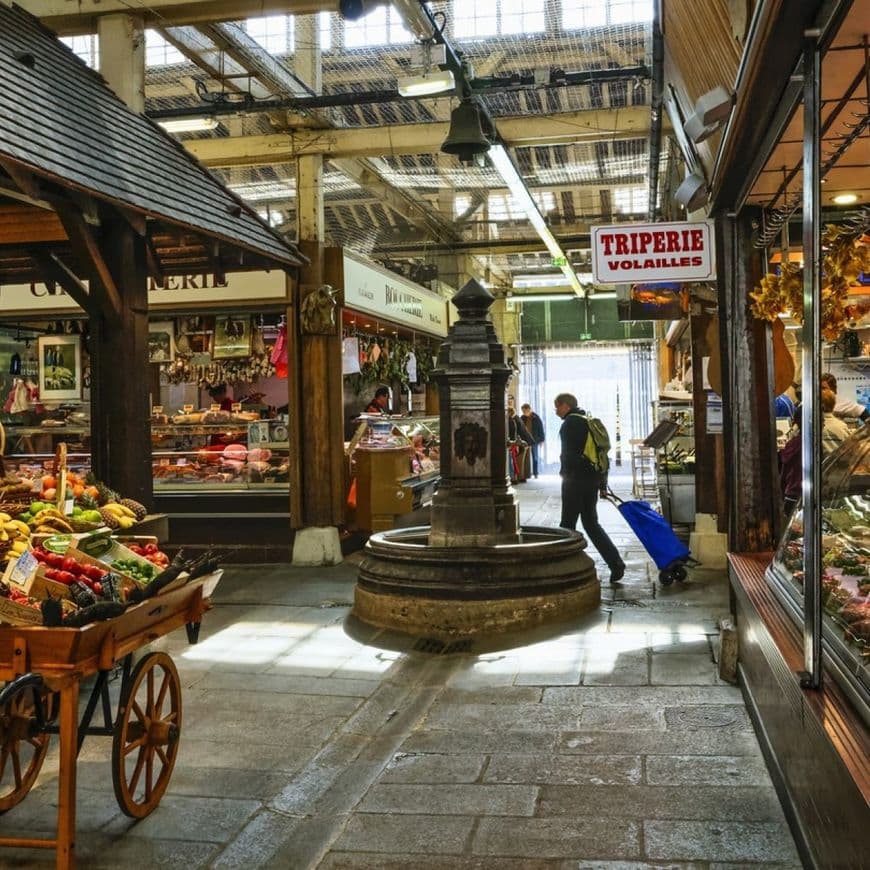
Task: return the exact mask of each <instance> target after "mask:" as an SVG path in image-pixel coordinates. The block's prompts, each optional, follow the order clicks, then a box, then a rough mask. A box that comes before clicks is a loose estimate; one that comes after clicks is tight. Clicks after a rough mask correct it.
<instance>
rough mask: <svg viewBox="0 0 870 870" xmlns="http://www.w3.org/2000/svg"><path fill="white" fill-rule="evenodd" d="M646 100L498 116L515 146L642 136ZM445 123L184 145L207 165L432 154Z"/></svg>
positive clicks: (501, 129)
mask: <svg viewBox="0 0 870 870" xmlns="http://www.w3.org/2000/svg"><path fill="white" fill-rule="evenodd" d="M649 121H650V113H649V109H648V108H647V107H645V106H640V107H631V108H622V109H586V110H583V111H580V112H564V113H561V114H558V115H542V116H537V117H535V118H534V121H533V122H532V121H530V119H529V116H527V115H526V116H522V117H517V118H499V119H498V128H499V132H500V133H501V135H502V136H503V138H504V139H505V141H506V143H507V144H508V145H509V146H512V147H528V146H531V145H566V144H572V143H575V142H600V141H614V140H617V139H638V138H642V137H643V136H646V135H647V133H648V131H649ZM449 126H450V125H449V124H447V123H440V122H439V123H435V124H394V125H391V126H386V127H354V128H343V129H329V130H310V129H296V130H289V131H288V132H287V133H271V134H268V135H264V136H235V137H227V138H220V139H217V138H216V139H189V140H186V141H185V142H184V145H185V147H186V148H187V149H188V150H189V151H190V153H191V154H193V155H194V156H195V157H196V158H197V159H199V160H200V161H202V162H203V163H204V164H205V165H206V166H211V167H217V168H223V167H228V166H265V165H270V164H274V163H285V162H287V161H288V160H293V159H295V158H296V157H299V156H301V155H304V154H323V155H328V156H330V157H383V156H385V155H389V154H431V153H433V152H436V151H438V150H439V149H440V147H441V143H442V142H443V141H444V139H446V138H447V132H448V130H449Z"/></svg>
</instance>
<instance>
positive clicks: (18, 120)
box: [0, 0, 305, 304]
mask: <svg viewBox="0 0 870 870" xmlns="http://www.w3.org/2000/svg"><path fill="white" fill-rule="evenodd" d="M119 221H125V222H127V223H128V224H129V225H130V226H131V227H132V228H133V230H134V231H135V232H136V233H137V234H138V235H139V236H141V237H144V239H145V242H146V250H147V261H148V262H147V265H148V272H149V273H150V274H151V275H152V276H153V277H156V278H161V277H163V276H165V275H179V274H198V273H214V274H218V275H221V274H224V273H226V272H233V271H251V270H255V269H256V270H262V269H269V268H285V269H286V268H292V267H295V266H299V265H301V264H303V263H304V262H305V258H304V257H303V256H302V255H301V254H300V253H299V252H298V251H297V250H296V248H295V247H294V246H293V245H291V244H289V243H288V242H286V241H284V240H283V239H282V238H281V237H280V236H278V235H277V234H276V233H275V232H274V231H273V230H272V229H271V228H270V227H269V226H268V225H267V224H266V223H265V222H264V221H263V220H262V219H261V218H260V217H259V216H258V215H257V213H256V212H255V211H254V210H253V209H252V208H251V207H250V206H248V205H246V204H245V203H244V202H243V201H242V200H240V199H239V198H238V197H236V196H235V195H234V194H233V193H231V192H230V191H229V190H227V188H225V187H224V186H223V185H222V184H221V183H220V182H219V181H218V180H217V179H216V178H214V177H213V176H212V175H211V174H210V173H209V172H208V170H206V169H205V168H204V167H202V166H201V165H200V164H199V163H197V162H196V160H195V159H194V158H192V157H191V156H190V155H189V154H188V153H187V152H186V151H185V149H184V148H183V147H182V146H181V145H180V144H179V143H178V142H176V141H175V140H174V139H172V138H171V137H170V136H169V135H168V134H167V133H166V132H165V131H164V130H163V129H162V128H161V127H159V126H158V125H157V124H156V123H154V122H153V121H150V120H149V119H148V118H146V117H145V116H144V115H140V114H138V113H136V112H134V111H133V110H131V109H130V108H128V107H127V106H126V105H125V104H124V103H123V102H122V101H121V100H120V99H119V98H118V97H117V96H116V95H115V94H114V93H113V92H112V91H111V90H110V89H109V87H108V85H107V84H106V82H105V81H104V80H103V79H102V77H101V76H99V75H98V74H97V73H95V72H94V71H93V70H91V69H89V68H88V67H87V66H86V65H85V64H84V63H83V62H82V61H81V60H80V59H79V58H78V57H76V56H75V55H74V54H73V53H72V51H70V50H69V49H68V48H67V47H66V46H65V45H64V44H63V43H61V42H60V41H59V40H58V39H57V38H56V37H55V35H54V34H53V33H52V32H51V31H49V30H47V29H46V28H45V27H43V26H42V25H41V24H40V23H39V21H38V20H37V19H36V18H34V17H33V16H31V15H30V14H29V13H27V12H25V11H24V10H23V9H21V8H20V7H18V6H7V5H4V3H3V2H2V0H0V286H2V285H3V284H17V283H29V282H32V281H58V282H59V283H61V284H62V286H64V287H65V289H68V290H69V286H70V285H72V286H75V285H76V283H77V282H78V283H79V284H80V282H81V280H82V279H88V278H91V277H93V272H94V267H95V261H94V253H95V252H98V250H99V245H100V240H101V237H102V236H103V235H104V233H105V232H106V231H107V230H108V229H109V228H110V227H111V226H112V224H114V223H117V222H119ZM71 295H74V296H75V294H74V292H73V293H71ZM77 301H79V300H77ZM80 304H81V303H80Z"/></svg>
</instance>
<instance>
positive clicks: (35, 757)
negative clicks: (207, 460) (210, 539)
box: [0, 571, 221, 868]
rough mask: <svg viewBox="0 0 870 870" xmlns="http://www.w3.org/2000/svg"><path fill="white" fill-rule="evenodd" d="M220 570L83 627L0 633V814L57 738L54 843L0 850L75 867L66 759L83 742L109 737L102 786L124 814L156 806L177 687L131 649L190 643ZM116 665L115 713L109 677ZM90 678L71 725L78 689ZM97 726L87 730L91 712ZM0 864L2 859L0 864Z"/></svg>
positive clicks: (176, 726) (175, 717) (157, 664)
mask: <svg viewBox="0 0 870 870" xmlns="http://www.w3.org/2000/svg"><path fill="white" fill-rule="evenodd" d="M220 576H221V572H220V571H218V572H216V573H214V574H210V575H207V576H205V577H201V578H199V579H197V580H194V581H192V582H191V583H188V584H187V585H185V586H182V587H180V588H178V589H175V590H173V591H170V592H167V593H166V594H164V595H159V596H157V597H156V598H151V599H149V600H147V601H143V602H142V603H141V604H137V605H135V606H134V607H131V608H129V609H128V610H126V611H125V612H124V613H123V614H121V615H120V616H118V617H116V618H114V619H110V620H107V621H105V622H98V623H93V624H91V625H87V626H85V627H83V628H43V627H18V626H14V627H10V626H0V680H6V681H7V684H6V687H5V688H4V689H3V690H2V692H0V813H4V812H6V811H7V810H10V809H11V808H12V807H14V806H15V805H16V804H18V803H20V801H21V800H23V798H24V797H25V796H26V795H27V792H28V791H30V789H31V787H32V786H33V784H34V782H35V781H36V778H37V776H38V775H39V771H40V768H41V767H42V763H43V761H44V760H45V756H46V753H47V751H48V743H49V740H50V736H51V735H52V734H59V735H60V769H59V773H58V810H57V832H56V836H55V838H54V839H31V838H23V837H0V846H13V847H27V848H36V849H54V850H55V852H56V855H57V867H58V868H71V867H73V866H74V864H75V858H74V855H75V827H76V758H77V756H78V753H79V750H80V749H81V745H82V742H83V741H84V738H85V737H86V736H87V735H89V734H90V735H100V736H107V737H111V738H112V780H113V783H114V787H115V795H116V797H117V799H118V804H119V806H120V807H121V809H122V810H123V812H124V813H126V814H127V815H128V816H131V817H133V818H144V817H145V816H147V815H148V814H149V813H151V812H152V811H153V810H154V809H155V808H156V807H157V805H158V804H159V803H160V799H161V797H162V796H163V793H164V792H165V791H166V787H167V786H168V784H169V779H170V777H171V776H172V769H173V767H174V766H175V759H176V756H177V754H178V741H179V737H180V735H181V726H182V717H181V683H180V681H179V678H178V672H177V671H176V669H175V665H174V664H173V662H172V659H171V658H170V657H169V656H168V655H167V654H166V653H163V652H149V653H146V654H145V655H144V656H143V657H142V658H140V659H139V661H138V662H137V663H136V665H135V667H134V666H133V653H134V652H135V651H136V650H138V649H139V648H140V647H142V646H144V645H146V644H148V643H150V642H151V641H154V640H156V639H157V638H160V637H162V636H163V635H165V634H168V633H169V632H170V631H174V630H175V629H177V628H180V627H181V626H182V625H183V626H186V627H187V634H188V640H189V641H190V642H191V643H196V641H197V640H198V636H199V626H200V621H201V619H202V615H203V613H204V612H205V611H206V610H207V609H208V608H209V606H210V602H209V598H210V596H211V594H212V592H213V591H214V588H215V586H216V585H217V583H218V581H219V580H220ZM117 664H121V665H122V668H123V677H122V682H121V694H120V699H119V702H118V708H117V713H116V715H115V716H114V717H113V716H112V705H111V700H110V697H109V675H110V674H111V672H112V670H113V668H114V667H115V666H116V665H117ZM93 676H96V679H95V681H94V685H93V688H92V690H91V695H90V698H89V700H88V703H87V705H86V707H85V710H84V712H83V714H82V718H81V721H78V710H79V689H80V684H81V682H82V680H83V679H86V678H88V677H93ZM98 704H100V706H101V708H102V714H103V724H102V725H91V719H92V718H93V715H94V712H95V710H96V708H97V705H98ZM0 863H2V861H0Z"/></svg>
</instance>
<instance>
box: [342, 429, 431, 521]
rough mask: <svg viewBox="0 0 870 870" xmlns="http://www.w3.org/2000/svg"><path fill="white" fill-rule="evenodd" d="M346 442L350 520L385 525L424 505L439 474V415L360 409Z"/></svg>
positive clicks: (428, 500)
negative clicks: (357, 423)
mask: <svg viewBox="0 0 870 870" xmlns="http://www.w3.org/2000/svg"><path fill="white" fill-rule="evenodd" d="M360 421H361V424H360V427H359V429H358V430H357V433H356V434H355V436H354V439H353V440H352V441H351V442H350V443H349V444H348V447H347V455H348V459H349V475H350V478H351V485H350V491H351V497H350V498H349V499H348V510H349V517H348V521H349V525H351V526H352V527H354V528H360V529H368V530H370V531H385V530H387V529H391V528H393V527H394V525H395V521H396V517H398V516H401V515H402V514H406V513H410V512H411V511H413V510H416V509H418V508H420V507H425V506H426V505H428V504H429V503H431V501H432V496H433V495H434V494H435V490H436V488H437V486H438V483H439V482H440V480H441V473H440V466H439V450H440V443H439V422H440V421H439V418H438V417H380V416H368V415H363V416H362V417H360Z"/></svg>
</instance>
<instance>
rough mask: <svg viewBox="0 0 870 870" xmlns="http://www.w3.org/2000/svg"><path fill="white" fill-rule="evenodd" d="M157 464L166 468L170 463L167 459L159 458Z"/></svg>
mask: <svg viewBox="0 0 870 870" xmlns="http://www.w3.org/2000/svg"><path fill="white" fill-rule="evenodd" d="M159 464H160V467H161V468H166V467H167V466H168V465H170V464H171V463H170V461H169V460H168V459H161V460H160V463H159Z"/></svg>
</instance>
